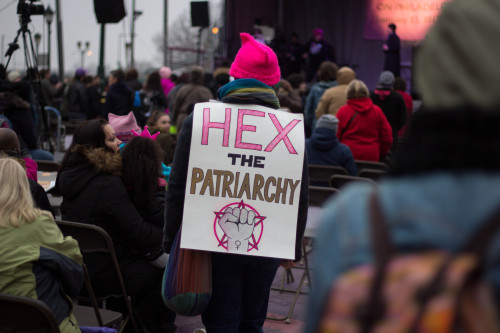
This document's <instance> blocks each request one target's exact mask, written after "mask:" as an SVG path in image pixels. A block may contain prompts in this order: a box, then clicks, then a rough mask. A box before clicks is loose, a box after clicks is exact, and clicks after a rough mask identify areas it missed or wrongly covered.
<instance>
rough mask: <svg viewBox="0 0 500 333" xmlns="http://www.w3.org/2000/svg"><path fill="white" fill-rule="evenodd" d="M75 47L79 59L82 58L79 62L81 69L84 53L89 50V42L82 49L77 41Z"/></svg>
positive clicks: (80, 43)
mask: <svg viewBox="0 0 500 333" xmlns="http://www.w3.org/2000/svg"><path fill="white" fill-rule="evenodd" d="M76 47H77V48H78V50H80V53H81V57H82V58H81V61H80V67H81V68H83V65H84V59H85V53H86V52H87V51H88V50H89V49H90V42H89V41H86V42H85V47H83V45H82V42H81V41H78V42H76Z"/></svg>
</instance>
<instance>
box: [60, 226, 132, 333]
mask: <svg viewBox="0 0 500 333" xmlns="http://www.w3.org/2000/svg"><path fill="white" fill-rule="evenodd" d="M56 223H57V225H58V226H59V229H61V232H62V233H63V235H65V236H71V237H73V238H74V239H76V240H77V241H78V245H79V247H80V251H81V253H82V254H86V253H103V254H107V255H108V256H109V258H110V259H111V261H112V262H113V267H114V269H115V272H116V276H117V278H118V282H119V284H120V288H121V291H122V294H121V296H122V297H123V299H124V301H125V305H126V306H127V310H128V315H127V316H126V317H125V319H124V320H123V322H122V323H121V326H120V328H119V331H121V330H123V329H124V328H125V326H126V324H127V322H128V320H130V321H131V322H132V326H133V328H134V330H135V332H137V333H139V332H140V330H139V326H138V325H137V322H136V320H135V317H134V311H133V309H132V303H131V301H130V299H129V297H128V294H127V290H126V288H125V283H124V281H123V277H122V274H121V271H120V266H119V265H118V260H117V259H116V255H115V250H114V247H113V241H112V240H111V237H109V235H108V233H107V232H106V231H105V230H104V229H102V228H101V227H98V226H95V225H92V224H85V223H78V222H68V221H59V220H56ZM84 273H85V275H86V287H87V290H88V292H89V297H88V298H84V297H79V299H80V300H85V301H90V302H91V303H92V305H93V307H94V312H95V316H96V318H97V321H98V323H99V326H113V325H115V324H116V323H117V322H118V318H114V319H113V318H109V319H108V320H107V322H106V320H104V318H105V317H104V314H109V313H107V312H103V310H102V309H100V308H99V307H98V305H97V300H106V299H108V298H110V297H111V296H116V295H107V296H105V297H99V298H96V297H95V295H94V292H93V288H92V286H91V283H90V279H89V277H88V272H87V269H86V266H85V265H84ZM76 309H78V307H76ZM108 312H110V311H109V310H108ZM83 315H84V316H85V317H87V318H88V310H87V311H86V313H83ZM75 316H77V320H80V319H79V318H78V313H77V312H76V311H75ZM121 319H122V318H121V314H120V318H119V320H120V321H121ZM80 325H82V326H84V325H83V324H80Z"/></svg>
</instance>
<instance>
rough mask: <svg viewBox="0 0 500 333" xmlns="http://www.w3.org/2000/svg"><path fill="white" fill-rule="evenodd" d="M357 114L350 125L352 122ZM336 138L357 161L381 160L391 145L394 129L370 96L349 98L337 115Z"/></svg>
mask: <svg viewBox="0 0 500 333" xmlns="http://www.w3.org/2000/svg"><path fill="white" fill-rule="evenodd" d="M356 112H358V114H357V115H356V117H354V118H353V120H352V121H351V123H350V124H349V126H347V125H348V123H349V120H350V119H351V118H352V117H353V116H354V114H355V113H356ZM337 118H338V119H339V127H338V130H337V137H338V138H339V140H340V142H342V143H343V144H345V145H347V146H349V148H351V151H352V155H353V157H354V159H355V160H364V161H379V160H380V157H381V156H385V155H386V154H387V152H388V151H389V149H390V148H391V145H392V129H391V125H390V124H389V122H388V121H387V118H386V117H385V115H384V113H383V112H382V110H381V109H380V108H379V107H378V106H376V105H374V104H373V102H372V100H371V99H370V98H369V97H362V98H353V99H348V100H347V104H346V105H344V106H342V107H341V108H340V109H339V111H338V112H337Z"/></svg>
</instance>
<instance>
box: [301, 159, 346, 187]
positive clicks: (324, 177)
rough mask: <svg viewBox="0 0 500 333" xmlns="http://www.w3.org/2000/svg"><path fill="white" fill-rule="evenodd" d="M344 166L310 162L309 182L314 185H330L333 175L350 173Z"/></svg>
mask: <svg viewBox="0 0 500 333" xmlns="http://www.w3.org/2000/svg"><path fill="white" fill-rule="evenodd" d="M348 174H349V173H348V172H347V170H346V169H345V168H344V167H341V166H337V165H317V164H309V183H310V185H313V186H325V187H328V180H329V179H330V177H331V176H332V175H348Z"/></svg>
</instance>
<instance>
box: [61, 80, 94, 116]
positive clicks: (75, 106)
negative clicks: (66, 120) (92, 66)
mask: <svg viewBox="0 0 500 333" xmlns="http://www.w3.org/2000/svg"><path fill="white" fill-rule="evenodd" d="M65 98H66V99H67V105H68V106H67V107H68V114H69V117H70V118H73V117H79V118H83V119H88V115H89V105H90V103H89V96H88V94H87V87H86V86H85V84H84V83H83V82H81V81H78V80H76V81H75V82H73V83H72V84H71V85H70V86H69V87H68V92H67V95H66V97H65ZM77 115H80V116H77Z"/></svg>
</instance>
